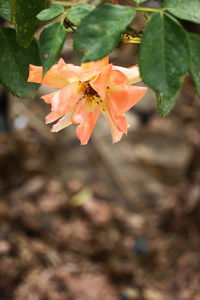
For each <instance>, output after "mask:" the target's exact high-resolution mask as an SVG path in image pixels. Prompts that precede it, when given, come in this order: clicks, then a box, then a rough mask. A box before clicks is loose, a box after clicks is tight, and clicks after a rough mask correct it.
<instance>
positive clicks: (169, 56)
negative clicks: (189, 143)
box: [139, 13, 189, 115]
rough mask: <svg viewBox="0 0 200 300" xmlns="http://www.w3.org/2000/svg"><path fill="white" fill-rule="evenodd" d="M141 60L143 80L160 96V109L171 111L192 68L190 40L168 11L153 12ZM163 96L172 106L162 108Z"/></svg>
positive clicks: (141, 48)
mask: <svg viewBox="0 0 200 300" xmlns="http://www.w3.org/2000/svg"><path fill="white" fill-rule="evenodd" d="M152 32H153V34H152ZM180 53H181V55H180ZM139 61H140V71H141V76H142V79H143V80H144V82H145V83H146V84H147V85H148V86H149V87H151V88H152V89H153V90H154V91H155V92H156V93H157V94H159V95H160V97H159V99H160V103H159V111H160V112H161V113H162V114H163V115H166V114H168V113H169V111H170V108H173V106H174V103H175V100H174V99H175V98H176V95H177V93H178V91H179V89H180V85H181V78H182V77H183V76H184V75H185V74H186V73H187V71H188V70H189V46H188V39H187V35H186V33H185V31H184V29H183V28H182V26H181V25H180V24H179V23H178V22H177V21H176V20H175V19H174V18H172V17H170V16H169V15H167V14H160V13H154V14H153V16H152V18H151V20H150V21H149V23H148V25H147V26H146V29H145V32H144V34H143V37H142V43H141V47H140V59H139ZM161 99H164V100H163V102H166V101H169V105H166V103H165V104H164V105H163V108H162V100H161ZM166 107H167V109H166Z"/></svg>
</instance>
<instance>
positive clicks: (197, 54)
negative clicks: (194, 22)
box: [188, 33, 200, 98]
mask: <svg viewBox="0 0 200 300" xmlns="http://www.w3.org/2000/svg"><path fill="white" fill-rule="evenodd" d="M188 37H189V42H190V72H191V74H192V77H193V79H194V82H195V84H196V90H197V94H198V97H199V98H200V35H198V34H195V33H188Z"/></svg>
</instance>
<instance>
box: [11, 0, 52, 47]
mask: <svg viewBox="0 0 200 300" xmlns="http://www.w3.org/2000/svg"><path fill="white" fill-rule="evenodd" d="M10 3H11V17H12V22H13V24H14V25H15V29H16V33H17V41H18V43H19V44H20V45H21V46H23V47H28V46H29V44H30V43H31V41H32V39H33V35H34V33H35V31H36V30H37V28H38V25H39V21H38V20H37V18H36V15H37V14H38V13H39V12H40V11H41V10H43V9H44V8H45V5H46V0H37V1H30V0H10Z"/></svg>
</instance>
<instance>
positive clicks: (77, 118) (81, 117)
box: [72, 101, 100, 145]
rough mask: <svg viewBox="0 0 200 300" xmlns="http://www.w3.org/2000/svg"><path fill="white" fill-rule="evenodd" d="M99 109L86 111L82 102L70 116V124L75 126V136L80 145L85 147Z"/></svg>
mask: <svg viewBox="0 0 200 300" xmlns="http://www.w3.org/2000/svg"><path fill="white" fill-rule="evenodd" d="M99 112H100V109H99V108H97V109H95V110H93V111H89V110H87V109H86V107H85V104H84V102H83V101H81V102H80V103H79V105H78V106H77V108H76V110H75V111H74V113H73V116H72V122H73V123H74V124H76V125H78V126H77V128H76V135H77V137H78V138H79V140H80V142H81V145H86V144H87V143H88V141H89V138H90V136H91V134H92V131H93V129H94V126H95V124H96V121H97V118H98V116H99Z"/></svg>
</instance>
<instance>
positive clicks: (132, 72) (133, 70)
mask: <svg viewBox="0 0 200 300" xmlns="http://www.w3.org/2000/svg"><path fill="white" fill-rule="evenodd" d="M113 70H118V71H120V72H122V73H124V74H125V75H126V77H127V78H128V82H129V84H133V83H136V82H139V81H141V78H140V72H139V67H138V66H133V67H130V68H123V67H118V66H113Z"/></svg>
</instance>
